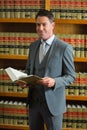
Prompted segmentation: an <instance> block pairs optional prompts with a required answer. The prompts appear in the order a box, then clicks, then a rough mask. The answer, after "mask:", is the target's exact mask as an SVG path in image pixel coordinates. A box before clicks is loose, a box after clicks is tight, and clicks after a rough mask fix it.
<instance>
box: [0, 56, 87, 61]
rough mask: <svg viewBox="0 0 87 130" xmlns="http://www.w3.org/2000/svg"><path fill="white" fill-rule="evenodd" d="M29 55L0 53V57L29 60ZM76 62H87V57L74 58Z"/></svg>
mask: <svg viewBox="0 0 87 130" xmlns="http://www.w3.org/2000/svg"><path fill="white" fill-rule="evenodd" d="M27 58H28V56H27V55H22V56H21V55H8V54H0V59H15V60H16V59H18V60H27ZM74 61H75V62H87V57H84V58H74Z"/></svg>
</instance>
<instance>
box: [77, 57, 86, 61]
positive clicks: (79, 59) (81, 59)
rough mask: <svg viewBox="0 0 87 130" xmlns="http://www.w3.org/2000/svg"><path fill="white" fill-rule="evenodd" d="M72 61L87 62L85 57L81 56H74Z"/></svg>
mask: <svg viewBox="0 0 87 130" xmlns="http://www.w3.org/2000/svg"><path fill="white" fill-rule="evenodd" d="M74 61H75V62H87V57H83V58H77V57H75V58H74Z"/></svg>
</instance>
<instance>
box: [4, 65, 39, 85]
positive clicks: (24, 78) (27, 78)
mask: <svg viewBox="0 0 87 130" xmlns="http://www.w3.org/2000/svg"><path fill="white" fill-rule="evenodd" d="M5 71H6V72H7V74H8V76H9V77H10V79H11V80H12V82H24V83H28V84H34V83H35V82H36V81H38V80H40V79H41V77H39V76H36V75H27V74H26V73H24V72H22V71H19V70H17V69H14V68H11V67H8V68H6V69H5Z"/></svg>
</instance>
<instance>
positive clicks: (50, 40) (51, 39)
mask: <svg viewBox="0 0 87 130" xmlns="http://www.w3.org/2000/svg"><path fill="white" fill-rule="evenodd" d="M54 37H55V35H54V34H53V35H52V36H51V37H50V38H49V39H47V40H46V41H45V42H46V43H47V44H48V45H49V46H50V45H51V44H52V42H53V40H54ZM41 42H43V39H41Z"/></svg>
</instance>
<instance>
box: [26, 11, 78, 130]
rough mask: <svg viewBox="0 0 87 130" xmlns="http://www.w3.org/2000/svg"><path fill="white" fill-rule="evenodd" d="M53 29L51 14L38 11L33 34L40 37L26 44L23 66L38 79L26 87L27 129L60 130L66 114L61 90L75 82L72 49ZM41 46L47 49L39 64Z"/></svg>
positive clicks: (63, 94)
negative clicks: (27, 49)
mask: <svg viewBox="0 0 87 130" xmlns="http://www.w3.org/2000/svg"><path fill="white" fill-rule="evenodd" d="M54 27H55V22H54V17H53V15H52V13H51V12H50V11H48V10H41V11H39V12H38V14H37V15H36V31H37V33H38V35H39V37H40V38H39V39H38V40H37V41H35V42H33V43H32V44H31V45H30V48H29V58H28V61H27V65H26V72H27V74H34V75H38V76H40V77H42V80H39V81H38V82H37V83H36V84H35V85H32V86H30V87H29V96H28V104H29V126H30V130H44V123H45V124H46V128H47V130H62V119H63V113H64V112H65V111H66V99H65V97H66V95H65V87H66V86H67V85H70V84H71V83H73V82H74V80H75V68H74V63H73V49H72V47H71V46H70V45H69V44H68V43H65V42H64V41H62V40H59V39H58V38H57V37H56V36H55V35H54V34H53V30H54ZM43 42H45V43H43ZM43 44H45V45H46V46H47V48H46V49H45V51H46V52H45V53H46V54H44V58H43V60H42V61H41V59H40V57H41V54H42V51H41V50H40V49H41V45H43Z"/></svg>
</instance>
